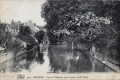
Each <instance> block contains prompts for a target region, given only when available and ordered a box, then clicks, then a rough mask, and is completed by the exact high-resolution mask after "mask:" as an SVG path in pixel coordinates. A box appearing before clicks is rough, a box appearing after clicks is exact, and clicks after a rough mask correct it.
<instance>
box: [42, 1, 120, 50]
mask: <svg viewBox="0 0 120 80" xmlns="http://www.w3.org/2000/svg"><path fill="white" fill-rule="evenodd" d="M119 4H120V2H117V1H106V0H105V1H104V0H100V1H96V0H70V1H68V0H65V1H63V0H56V1H54V0H47V1H46V3H44V4H43V7H42V17H43V18H44V19H45V21H46V22H47V25H46V28H47V30H48V33H49V35H48V37H49V38H50V39H51V40H53V41H58V39H59V37H60V38H62V40H64V39H63V38H64V35H67V36H66V38H68V40H69V39H71V41H75V40H78V41H79V42H80V43H83V42H84V43H85V44H87V45H92V44H95V45H97V46H99V47H100V48H102V47H110V46H113V45H111V44H114V45H117V40H118V38H119V34H120V33H119V31H120V28H119V26H120V23H119V18H120V15H119V14H120V10H119V6H120V5H119ZM51 36H52V37H51ZM68 40H66V41H68Z"/></svg>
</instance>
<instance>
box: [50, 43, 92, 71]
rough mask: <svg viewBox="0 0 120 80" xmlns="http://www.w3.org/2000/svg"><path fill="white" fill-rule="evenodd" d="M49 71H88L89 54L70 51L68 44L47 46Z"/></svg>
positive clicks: (89, 66) (89, 68) (89, 65)
mask: <svg viewBox="0 0 120 80" xmlns="http://www.w3.org/2000/svg"><path fill="white" fill-rule="evenodd" d="M49 57H50V65H51V71H52V72H54V73H56V72H67V73H74V72H89V71H91V69H92V68H91V67H92V65H91V63H90V59H89V56H87V55H86V54H85V53H81V52H79V51H76V50H74V51H72V49H71V47H70V46H63V45H52V46H50V48H49Z"/></svg>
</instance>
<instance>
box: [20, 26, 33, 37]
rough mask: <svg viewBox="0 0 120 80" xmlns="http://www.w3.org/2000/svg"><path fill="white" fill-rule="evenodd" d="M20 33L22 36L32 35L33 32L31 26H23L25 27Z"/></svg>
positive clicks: (21, 28) (21, 27)
mask: <svg viewBox="0 0 120 80" xmlns="http://www.w3.org/2000/svg"><path fill="white" fill-rule="evenodd" d="M19 33H20V35H30V34H31V33H32V32H31V30H30V27H29V26H23V25H21V26H20V32H19Z"/></svg>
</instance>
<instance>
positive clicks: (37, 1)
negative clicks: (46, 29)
mask: <svg viewBox="0 0 120 80" xmlns="http://www.w3.org/2000/svg"><path fill="white" fill-rule="evenodd" d="M45 1H46V0H0V20H1V22H6V23H11V21H12V20H14V21H15V22H17V21H21V22H22V23H25V22H27V21H29V20H31V21H32V22H33V23H36V25H39V26H44V25H45V24H46V23H45V22H44V19H43V18H42V17H41V7H42V4H43V3H44V2H45Z"/></svg>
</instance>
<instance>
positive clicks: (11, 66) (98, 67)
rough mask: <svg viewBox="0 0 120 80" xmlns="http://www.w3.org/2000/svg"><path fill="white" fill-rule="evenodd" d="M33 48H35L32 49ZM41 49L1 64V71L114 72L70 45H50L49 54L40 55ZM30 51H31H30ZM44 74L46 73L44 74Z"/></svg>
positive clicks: (87, 53)
mask: <svg viewBox="0 0 120 80" xmlns="http://www.w3.org/2000/svg"><path fill="white" fill-rule="evenodd" d="M31 48H33V47H31ZM39 48H40V47H39V46H38V47H37V48H36V49H34V50H31V51H29V52H25V53H23V54H21V53H20V54H19V55H16V56H14V55H13V58H11V59H10V60H7V61H5V62H3V63H0V70H1V71H2V72H5V71H6V70H9V71H10V72H22V70H23V69H24V70H32V71H33V72H34V68H35V66H36V65H37V67H36V68H35V69H36V70H38V71H40V72H41V70H44V69H46V73H48V72H50V73H82V72H84V73H85V72H112V71H113V70H111V69H110V68H109V67H106V66H105V65H104V64H102V63H100V62H99V61H98V60H96V59H94V58H92V57H90V56H89V51H82V50H72V47H71V46H70V45H50V46H49V48H48V52H46V53H40V51H39V50H40V49H39ZM29 50H30V49H29ZM43 73H44V72H43Z"/></svg>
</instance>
